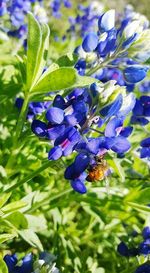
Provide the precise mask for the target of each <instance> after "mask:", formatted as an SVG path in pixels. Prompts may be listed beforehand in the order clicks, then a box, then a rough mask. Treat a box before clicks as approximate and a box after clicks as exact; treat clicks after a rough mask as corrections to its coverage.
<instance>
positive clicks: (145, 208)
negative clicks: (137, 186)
mask: <svg viewBox="0 0 150 273" xmlns="http://www.w3.org/2000/svg"><path fill="white" fill-rule="evenodd" d="M127 204H128V205H129V206H131V207H132V208H133V209H136V210H138V211H141V212H146V213H150V207H148V206H144V205H139V204H137V203H134V202H127Z"/></svg>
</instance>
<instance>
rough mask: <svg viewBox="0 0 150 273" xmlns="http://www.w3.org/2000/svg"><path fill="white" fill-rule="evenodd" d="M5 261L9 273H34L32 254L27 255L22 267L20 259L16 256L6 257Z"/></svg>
mask: <svg viewBox="0 0 150 273" xmlns="http://www.w3.org/2000/svg"><path fill="white" fill-rule="evenodd" d="M4 261H5V263H6V265H7V267H8V270H9V273H31V272H33V256H32V255H31V254H28V255H26V256H25V257H24V258H23V259H22V261H21V265H18V259H17V256H16V254H14V255H9V254H7V255H5V257H4Z"/></svg>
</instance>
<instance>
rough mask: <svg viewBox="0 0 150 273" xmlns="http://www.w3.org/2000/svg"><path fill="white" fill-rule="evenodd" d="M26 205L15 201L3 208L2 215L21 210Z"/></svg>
mask: <svg viewBox="0 0 150 273" xmlns="http://www.w3.org/2000/svg"><path fill="white" fill-rule="evenodd" d="M26 205H27V204H26V203H25V202H23V201H15V202H12V203H10V204H8V205H6V206H5V207H3V208H2V211H3V212H4V213H9V212H12V211H15V210H18V209H21V208H23V207H25V206H26Z"/></svg>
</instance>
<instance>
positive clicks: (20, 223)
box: [5, 211, 28, 229]
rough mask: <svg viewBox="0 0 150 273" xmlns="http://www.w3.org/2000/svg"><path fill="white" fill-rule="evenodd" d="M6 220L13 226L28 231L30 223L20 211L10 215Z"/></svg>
mask: <svg viewBox="0 0 150 273" xmlns="http://www.w3.org/2000/svg"><path fill="white" fill-rule="evenodd" d="M5 219H7V220H8V221H9V222H10V223H11V224H12V225H14V226H15V227H16V228H17V229H27V228H28V221H27V219H26V217H25V216H24V215H23V213H21V212H19V211H15V212H13V213H11V214H10V215H8V216H7V217H6V218H5Z"/></svg>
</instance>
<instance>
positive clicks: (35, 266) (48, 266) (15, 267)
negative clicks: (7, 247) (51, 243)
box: [4, 252, 60, 273]
mask: <svg viewBox="0 0 150 273" xmlns="http://www.w3.org/2000/svg"><path fill="white" fill-rule="evenodd" d="M55 260H56V257H55V256H54V255H52V254H50V253H47V252H41V253H40V255H39V258H37V257H34V256H33V254H27V255H26V256H25V257H24V258H23V259H22V260H21V261H20V260H18V258H17V255H16V254H13V255H9V254H7V255H5V257H4V261H5V263H6V265H7V267H8V271H9V273H39V272H41V270H42V272H51V273H59V272H60V271H59V270H58V268H57V267H56V266H55V263H54V261H55Z"/></svg>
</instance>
